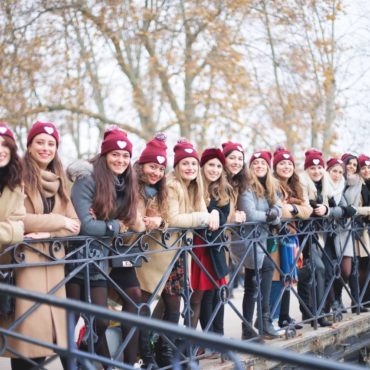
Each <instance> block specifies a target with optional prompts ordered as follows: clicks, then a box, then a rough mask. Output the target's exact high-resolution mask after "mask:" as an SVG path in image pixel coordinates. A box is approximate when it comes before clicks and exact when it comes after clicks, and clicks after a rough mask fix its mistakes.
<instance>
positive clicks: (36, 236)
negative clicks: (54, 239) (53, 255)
mask: <svg viewBox="0 0 370 370" xmlns="http://www.w3.org/2000/svg"><path fill="white" fill-rule="evenodd" d="M24 237H25V238H30V239H48V238H50V233H48V232H39V233H28V234H25V235H24Z"/></svg>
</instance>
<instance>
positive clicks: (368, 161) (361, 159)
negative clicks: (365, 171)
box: [358, 154, 370, 167]
mask: <svg viewBox="0 0 370 370" xmlns="http://www.w3.org/2000/svg"><path fill="white" fill-rule="evenodd" d="M358 163H359V164H360V167H364V166H370V157H368V156H367V155H366V154H360V155H359V156H358Z"/></svg>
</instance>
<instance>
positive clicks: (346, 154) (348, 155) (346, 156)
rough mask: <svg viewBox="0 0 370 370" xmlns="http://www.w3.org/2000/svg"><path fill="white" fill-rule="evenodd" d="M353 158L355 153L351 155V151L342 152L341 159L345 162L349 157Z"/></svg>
mask: <svg viewBox="0 0 370 370" xmlns="http://www.w3.org/2000/svg"><path fill="white" fill-rule="evenodd" d="M353 158H357V157H356V156H355V155H353V154H352V153H344V154H343V155H342V158H341V159H342V161H343V162H344V163H345V164H347V163H348V162H349V161H350V160H351V159H353Z"/></svg>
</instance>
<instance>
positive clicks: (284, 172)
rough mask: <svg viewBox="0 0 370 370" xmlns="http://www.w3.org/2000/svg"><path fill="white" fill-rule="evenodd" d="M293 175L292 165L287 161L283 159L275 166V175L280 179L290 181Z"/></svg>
mask: <svg viewBox="0 0 370 370" xmlns="http://www.w3.org/2000/svg"><path fill="white" fill-rule="evenodd" d="M293 173H294V165H293V162H292V161H290V160H289V159H284V160H282V161H280V162H279V163H278V164H277V165H276V174H277V175H278V176H279V177H280V178H282V179H290V178H291V177H292V176H293Z"/></svg>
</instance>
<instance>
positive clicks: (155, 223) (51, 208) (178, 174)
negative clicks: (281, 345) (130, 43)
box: [0, 122, 370, 370]
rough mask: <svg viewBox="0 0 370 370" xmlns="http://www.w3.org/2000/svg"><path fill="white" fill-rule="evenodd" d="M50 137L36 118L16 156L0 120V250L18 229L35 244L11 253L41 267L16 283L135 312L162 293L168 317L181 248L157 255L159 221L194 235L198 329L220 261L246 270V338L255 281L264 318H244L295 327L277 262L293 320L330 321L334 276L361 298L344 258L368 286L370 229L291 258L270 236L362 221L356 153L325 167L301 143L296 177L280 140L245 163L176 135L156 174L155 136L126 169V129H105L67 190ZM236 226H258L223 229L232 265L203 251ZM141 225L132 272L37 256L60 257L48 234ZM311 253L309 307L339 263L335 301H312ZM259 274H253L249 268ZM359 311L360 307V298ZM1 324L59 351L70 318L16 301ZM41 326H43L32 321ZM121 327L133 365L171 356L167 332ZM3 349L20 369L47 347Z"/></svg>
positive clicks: (21, 274)
mask: <svg viewBox="0 0 370 370" xmlns="http://www.w3.org/2000/svg"><path fill="white" fill-rule="evenodd" d="M58 145H59V134H58V131H57V129H56V127H55V126H54V125H53V124H52V123H45V122H36V123H35V124H34V125H33V126H32V127H31V129H30V131H29V133H28V136H27V150H26V153H25V155H24V158H23V160H22V161H21V160H20V159H19V157H18V154H17V146H16V143H15V139H14V135H13V133H12V131H11V130H10V128H9V127H8V126H7V125H6V124H0V174H1V176H0V204H1V205H2V207H0V231H1V232H0V245H1V247H2V250H4V248H5V246H7V245H10V244H14V243H18V242H21V241H22V240H23V238H32V239H40V242H37V243H32V248H30V247H29V246H28V245H27V244H20V245H19V246H18V247H17V248H18V249H17V250H16V252H17V254H18V255H21V256H22V258H23V260H22V262H26V263H39V264H41V265H42V264H44V265H42V266H40V265H37V266H35V267H33V266H32V267H22V268H17V269H16V271H15V279H16V285H17V286H20V287H23V288H25V289H28V290H31V291H37V292H41V293H49V294H54V295H55V296H58V297H70V298H74V299H80V300H84V299H85V297H90V300H91V302H92V303H94V304H97V305H100V306H107V303H108V295H109V291H110V289H111V288H112V286H113V287H114V288H115V289H116V290H117V291H118V293H119V296H120V298H121V303H122V309H123V310H125V311H128V312H133V313H135V312H137V307H138V306H139V305H140V304H143V303H144V304H145V305H144V306H145V307H147V308H148V307H149V305H150V304H151V303H152V302H153V300H154V298H155V297H154V295H160V297H161V300H160V301H161V302H162V310H161V312H160V314H159V315H158V316H159V317H160V318H161V319H163V320H165V321H168V322H171V323H178V322H179V318H180V303H181V295H182V293H183V289H184V284H185V281H184V269H185V268H186V261H185V260H184V258H182V255H181V248H170V250H168V251H165V252H163V253H162V251H163V246H162V244H161V242H160V241H161V237H160V234H161V233H162V232H163V231H165V230H166V229H167V228H168V227H175V228H177V227H179V228H185V229H186V228H191V229H193V230H195V231H194V235H193V241H194V246H195V247H194V248H193V249H192V251H191V255H192V259H191V265H190V285H191V289H192V294H191V298H190V306H191V310H192V317H191V326H192V327H194V328H195V327H197V324H198V321H200V324H201V326H202V328H203V329H206V328H207V329H208V330H212V331H214V332H216V333H219V334H223V330H224V320H223V305H222V304H221V303H220V301H219V299H220V297H219V295H218V294H217V288H218V287H219V286H222V285H224V284H226V282H227V280H226V279H227V275H228V272H229V264H230V263H234V264H235V265H237V266H242V267H243V268H244V277H245V282H244V298H243V322H242V338H243V339H250V338H254V337H257V333H256V331H255V330H254V329H253V322H252V321H253V313H254V306H255V302H256V289H257V287H256V283H255V281H256V278H258V279H259V284H260V294H261V297H262V299H261V308H262V310H261V311H262V315H260V317H258V318H257V320H256V322H255V323H254V325H255V326H256V327H258V328H259V330H260V331H261V332H262V333H263V335H264V336H266V337H277V336H278V335H279V331H278V330H277V328H276V327H275V326H273V324H272V318H278V323H279V325H280V326H281V327H284V326H286V325H288V324H291V325H297V327H299V326H298V324H296V323H295V321H294V320H293V319H292V318H291V317H290V315H289V302H290V290H289V289H288V288H287V284H286V282H285V281H283V280H282V276H283V275H284V271H286V270H287V269H288V270H289V269H290V270H291V272H293V273H292V274H291V275H292V277H293V280H295V281H298V292H299V294H300V297H301V300H300V301H301V310H302V315H303V318H304V319H309V318H310V317H312V315H314V314H321V313H323V314H322V316H321V317H320V319H319V324H320V325H321V326H326V325H329V323H328V321H327V319H326V317H325V315H324V313H325V312H326V311H325V310H328V309H329V310H330V307H331V306H332V305H334V304H336V305H340V304H341V292H342V290H343V285H344V284H343V283H346V282H347V281H348V282H349V286H350V289H351V292H352V298H353V300H354V302H353V305H354V306H355V304H356V303H357V302H356V301H355V300H356V299H358V297H359V292H358V285H357V284H355V283H352V281H353V278H352V274H351V272H352V270H353V266H354V263H356V264H358V265H359V271H360V279H359V280H360V288H363V287H364V286H366V282H367V275H368V274H367V268H368V262H369V257H368V254H367V250H366V246H367V245H369V244H370V242H369V237H368V234H367V233H366V232H364V233H363V234H361V235H359V238H357V239H356V248H357V249H355V250H354V248H353V247H351V246H350V245H351V243H345V242H344V240H345V239H347V241H348V237H347V235H345V231H343V232H341V233H340V235H336V236H330V237H329V236H326V235H322V234H321V233H318V234H317V238H314V240H312V241H310V245H309V248H308V247H307V248H305V249H303V258H302V259H300V258H299V257H297V256H293V258H291V259H290V260H289V257H287V256H286V255H285V254H283V253H282V250H283V249H282V247H281V246H279V245H277V246H276V245H275V246H274V244H273V243H270V242H269V241H270V240H271V237H270V236H271V235H272V234H274V233H275V234H277V233H280V232H281V229H280V227H279V225H280V224H281V220H282V219H288V220H291V219H297V218H301V219H307V218H309V217H327V216H330V215H331V216H333V217H336V218H341V219H343V218H350V217H352V216H354V215H362V216H365V217H368V216H369V215H370V158H369V157H367V156H365V155H362V156H359V157H356V156H354V155H352V154H345V155H344V156H343V157H342V159H336V158H332V159H330V160H329V161H328V162H327V166H326V170H325V165H324V160H323V157H322V154H321V152H319V151H317V150H310V151H308V152H306V154H305V163H304V172H303V174H302V175H301V176H299V175H298V174H297V171H296V167H295V161H294V158H293V156H292V155H291V153H290V152H289V151H288V150H286V149H284V148H278V149H277V150H276V151H275V153H274V154H272V153H270V152H269V151H256V152H254V153H253V154H252V156H251V157H250V160H249V168H247V166H246V161H245V152H244V150H243V147H242V145H241V144H239V143H234V142H230V141H229V142H226V143H223V144H222V149H219V148H207V149H205V150H204V151H203V153H202V155H199V154H198V152H197V151H196V149H195V148H194V146H193V145H192V144H191V143H190V142H188V141H187V140H184V139H180V140H179V141H178V142H177V143H176V145H175V146H174V149H173V151H174V162H173V170H172V171H171V172H169V173H168V174H167V175H166V169H167V146H166V137H165V135H164V134H158V135H156V136H155V137H154V138H153V139H152V140H150V141H148V143H147V144H146V146H145V148H144V150H143V151H142V152H141V155H140V157H139V159H138V160H137V161H136V162H135V163H134V164H132V163H131V158H132V153H133V145H132V143H131V141H130V140H129V138H128V137H127V135H126V133H125V132H123V131H122V130H120V129H119V128H117V127H112V128H110V129H108V130H107V131H106V132H105V134H104V137H103V140H102V143H101V147H100V152H99V153H98V154H97V155H96V156H95V157H94V158H93V159H91V160H90V161H89V162H81V161H77V162H76V163H74V164H72V165H71V166H70V167H69V169H68V175H69V178H70V179H73V185H72V188H71V191H69V189H70V186H69V185H68V180H67V178H66V174H65V172H64V170H63V166H62V164H61V162H60V159H59V157H58V151H57V150H58ZM246 221H255V222H262V223H263V225H265V227H264V228H262V229H261V232H260V235H259V237H258V238H256V237H254V239H253V240H254V242H253V243H250V242H249V241H248V240H241V239H240V238H239V239H238V238H236V239H235V236H234V237H231V240H230V241H229V244H230V256H231V259H230V260H229V258H228V255H227V253H226V252H225V249H223V248H212V247H207V248H205V247H204V246H203V245H204V244H205V240H208V241H209V240H210V241H212V243H213V244H214V245H215V246H219V245H220V244H222V242H221V235H220V233H218V232H217V231H218V230H219V229H220V226H222V225H223V224H226V223H227V224H237V223H244V222H246ZM286 229H288V231H287V230H286ZM145 230H146V231H150V232H151V235H153V237H152V238H150V239H148V240H149V241H148V244H149V250H150V254H149V255H148V262H145V263H143V264H142V266H141V267H138V268H135V267H129V266H125V267H114V268H111V267H110V266H109V263H108V261H109V258H102V263H99V265H98V266H96V268H91V269H90V271H89V282H88V284H86V281H85V274H84V271H83V269H80V270H78V272H77V273H76V272H74V271H71V268H70V267H68V266H74V265H69V264H67V266H66V269H65V268H64V265H63V264H51V265H47V266H45V263H46V262H49V261H51V260H55V259H62V258H63V257H64V256H65V251H64V249H63V248H57V249H55V250H52V251H51V250H49V244H48V243H46V242H45V241H42V240H43V239H45V238H49V237H63V236H73V235H77V234H81V235H88V236H92V237H96V238H99V237H105V238H108V239H109V240H112V241H113V239H114V238H115V237H117V236H118V235H119V234H123V233H125V232H126V231H138V232H141V231H145ZM245 231H246V235H250V234H251V233H252V231H253V226H252V225H246V230H245ZM285 232H288V234H289V238H288V237H287V238H285V239H286V240H289V242H290V243H293V244H295V247H296V250H298V251H299V245H300V244H303V245H304V244H305V243H306V244H307V243H308V242H307V240H306V239H305V238H304V237H302V236H301V235H299V230H298V229H297V224H296V222H295V221H294V220H291V221H289V223H288V224H287V227H286V228H285ZM233 238H234V239H233ZM257 239H258V240H257ZM183 240H184V238H183V237H180V234H179V233H173V234H172V235H171V239H170V240H169V241H168V242H167V243H168V245H170V246H172V245H176V246H178V247H181V245H182V243H183ZM126 242H127V241H126ZM132 242H134V239H133V240H132ZM271 244H272V245H271ZM278 244H279V243H278ZM94 245H95V246H96V248H97V249H99V250H100V251H101V253H102V257H108V255H109V248H106V249H104V248H101V243H99V242H98V241H95V242H93V243H92V244H91V245H90V246H89V247H90V248H91V249H93V248H94ZM73 247H74V249H75V251H77V252H76V253H75V254H74V257H73V258H76V256H78V253H79V251H80V250H81V244H78V243H77V244H76V245H74V246H73ZM266 251H269V255H268V254H266ZM5 257H6V255H2V260H1V263H10V262H11V261H9V260H6V259H4V258H5ZM287 259H288V261H286V260H287ZM308 260H313V261H314V263H315V265H316V269H315V277H316V282H317V285H316V294H314V295H315V296H316V299H317V302H322V301H324V299H323V296H324V291H325V287H326V286H327V285H328V284H329V282H330V279H331V278H332V277H333V276H334V268H333V264H332V261H333V260H338V261H340V268H341V273H342V275H341V276H342V278H341V279H336V280H335V283H334V288H333V291H332V295H331V296H330V297H331V300H330V299H329V297H328V298H327V299H325V302H322V304H321V305H320V304H319V305H318V307H317V305H315V304H314V302H313V297H312V289H311V288H310V281H311V276H310V269H309V266H310V264H309V263H308V262H307V261H308ZM292 261H293V264H294V266H292ZM256 271H259V274H258V276H257V277H256ZM65 276H68V278H67V282H66V284H60V282H61V281H63V279H64V278H65ZM232 278H235V276H234V277H232ZM356 286H357V288H356ZM87 289H88V292H87V291H86V290H87ZM356 289H357V291H356ZM87 293H88V294H87ZM365 298H367V295H365ZM369 300H370V299H369ZM216 307H217V308H218V309H217V310H215V308H216ZM360 308H361V310H366V307H365V306H361V307H360ZM315 310H316V311H315ZM321 310H322V311H321ZM215 311H217V313H216V315H214V312H215ZM211 318H213V320H211ZM1 320H2V322H1V325H3V326H6V327H11V328H12V329H13V330H14V331H16V332H18V333H20V334H24V335H28V336H31V337H32V338H35V339H37V340H42V341H45V342H48V343H55V344H58V345H61V346H66V341H67V333H66V330H67V325H66V314H65V312H64V311H63V310H61V309H58V308H55V307H51V306H47V305H34V303H33V302H30V301H26V300H22V299H17V300H16V302H15V312H14V317H11V318H2V319H1ZM76 320H77V317H76ZM40 322H42V323H43V325H39V323H40ZM13 323H15V324H13ZM93 325H94V331H95V333H96V341H95V343H94V350H95V352H96V353H97V354H98V355H100V356H104V357H107V358H110V357H111V354H110V352H109V348H108V344H107V340H106V336H105V331H106V329H107V326H108V323H107V322H106V321H105V320H102V319H96V320H94V322H93ZM122 334H123V337H124V338H126V339H127V346H126V348H125V351H124V361H125V363H128V364H132V365H134V364H135V363H136V362H137V358H138V356H139V357H140V358H141V359H142V360H143V365H142V366H143V367H148V366H149V365H150V366H154V367H156V366H157V365H158V366H161V367H162V366H168V365H169V364H170V362H171V359H172V357H173V353H172V352H173V346H172V345H171V343H170V342H169V341H168V340H167V338H166V337H162V336H161V337H160V338H159V340H158V342H157V349H156V353H153V348H152V347H151V345H150V343H149V337H150V336H149V333H148V332H147V331H141V332H139V331H138V330H132V329H131V328H129V327H125V326H123V327H122ZM7 350H8V352H7V354H8V355H9V356H10V357H11V364H12V369H22V370H25V369H28V368H32V367H33V366H34V365H35V364H37V363H40V362H43V361H44V360H45V358H46V357H48V356H50V355H52V353H53V352H52V350H50V349H47V348H45V347H41V346H37V345H35V344H31V343H27V342H25V341H21V340H18V339H15V338H8V343H7ZM61 361H62V364H63V367H64V368H66V366H67V363H66V360H65V359H64V358H61ZM103 367H104V368H106V367H105V365H104V366H103Z"/></svg>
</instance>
